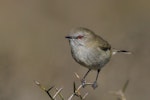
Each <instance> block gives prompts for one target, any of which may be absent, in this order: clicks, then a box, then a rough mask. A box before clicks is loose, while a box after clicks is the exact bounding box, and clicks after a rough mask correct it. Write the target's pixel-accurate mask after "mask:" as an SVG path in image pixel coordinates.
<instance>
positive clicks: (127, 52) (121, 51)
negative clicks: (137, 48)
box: [112, 50, 132, 55]
mask: <svg viewBox="0 0 150 100" xmlns="http://www.w3.org/2000/svg"><path fill="white" fill-rule="evenodd" d="M116 53H124V54H132V52H130V51H126V50H113V51H112V55H115V54H116Z"/></svg>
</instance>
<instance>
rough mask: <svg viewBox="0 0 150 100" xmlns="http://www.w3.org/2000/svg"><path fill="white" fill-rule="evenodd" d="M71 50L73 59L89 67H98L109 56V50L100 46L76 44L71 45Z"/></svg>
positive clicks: (106, 60)
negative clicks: (89, 46) (90, 46)
mask: <svg viewBox="0 0 150 100" xmlns="http://www.w3.org/2000/svg"><path fill="white" fill-rule="evenodd" d="M71 50H72V56H73V58H74V59H75V61H76V62H78V63H79V64H81V65H83V66H85V67H87V68H90V69H96V70H97V69H100V68H101V67H103V66H104V65H105V64H106V63H107V62H108V61H109V59H110V57H111V56H110V51H109V50H107V51H103V50H101V49H100V48H88V47H85V46H78V47H72V49H71Z"/></svg>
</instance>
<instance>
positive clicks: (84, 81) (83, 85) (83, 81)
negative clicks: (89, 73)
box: [81, 79, 86, 88]
mask: <svg viewBox="0 0 150 100" xmlns="http://www.w3.org/2000/svg"><path fill="white" fill-rule="evenodd" d="M85 83H86V80H85V79H82V80H81V84H82V87H83V88H84V87H85Z"/></svg>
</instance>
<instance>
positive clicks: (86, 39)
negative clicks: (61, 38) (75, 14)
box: [66, 27, 128, 88]
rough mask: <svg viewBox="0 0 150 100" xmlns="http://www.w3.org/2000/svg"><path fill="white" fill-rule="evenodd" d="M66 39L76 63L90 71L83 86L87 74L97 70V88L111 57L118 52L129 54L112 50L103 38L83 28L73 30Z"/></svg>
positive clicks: (94, 85)
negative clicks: (102, 72) (104, 67)
mask: <svg viewBox="0 0 150 100" xmlns="http://www.w3.org/2000/svg"><path fill="white" fill-rule="evenodd" d="M66 38H68V39H69V44H70V47H71V54H72V57H73V58H74V59H75V61H76V62H78V63H79V64H81V65H82V66H84V67H86V68H88V69H89V71H88V72H87V73H86V74H85V76H84V77H83V81H82V83H83V85H84V82H85V77H86V76H87V74H88V73H89V72H90V71H91V70H97V72H98V73H97V77H96V80H95V82H94V83H93V88H96V87H97V84H96V81H97V78H98V74H99V71H100V70H101V68H102V67H103V66H104V65H105V64H107V63H108V62H109V60H110V58H111V56H112V55H113V54H116V53H117V52H125V53H127V52H128V51H125V50H114V49H111V45H110V44H109V43H108V42H107V41H105V40H104V39H103V38H102V37H100V36H98V35H96V34H95V33H94V32H93V31H91V30H89V29H87V28H83V27H79V28H76V29H73V30H72V31H71V32H70V34H69V35H68V36H66Z"/></svg>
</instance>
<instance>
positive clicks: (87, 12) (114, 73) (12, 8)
mask: <svg viewBox="0 0 150 100" xmlns="http://www.w3.org/2000/svg"><path fill="white" fill-rule="evenodd" d="M149 4H150V1H148V0H1V1H0V100H49V98H48V96H47V95H46V94H45V93H44V92H43V91H42V90H40V89H39V88H38V87H37V86H36V85H35V84H34V80H38V81H40V82H41V83H42V84H43V85H44V86H45V87H47V88H48V87H49V86H52V85H56V87H58V88H59V87H63V88H64V90H63V94H64V96H65V97H66V98H67V97H68V96H69V95H70V94H71V93H72V83H73V81H74V80H75V81H77V82H78V80H77V79H76V78H75V77H74V72H77V73H78V74H79V75H80V76H83V74H84V73H85V72H86V71H87V69H85V68H83V67H80V65H79V64H77V63H75V61H74V60H73V59H72V57H71V54H70V47H69V44H68V41H67V40H66V39H65V38H64V37H65V36H66V35H67V34H68V33H69V31H70V30H71V29H72V28H75V27H78V26H83V27H87V28H90V29H92V30H93V31H95V32H96V33H97V34H99V35H101V36H102V37H103V38H104V39H106V40H107V41H108V42H109V43H110V44H111V45H112V46H113V47H115V48H118V49H127V50H130V51H133V55H121V54H118V55H116V56H114V57H113V58H112V60H111V61H110V63H109V64H107V65H106V67H104V68H103V70H102V71H101V74H100V77H99V80H98V84H99V87H98V88H97V89H96V90H93V89H92V88H91V87H88V88H86V89H85V90H84V91H83V92H86V91H88V92H89V95H88V97H87V98H86V100H91V99H92V100H116V96H114V95H110V94H109V91H112V90H118V89H120V88H121V87H122V86H123V84H124V83H125V81H126V80H127V79H129V80H130V83H129V85H128V88H127V91H126V93H125V95H126V97H127V100H149V99H150V95H149V94H150V78H149V76H150V67H149V65H150V61H149V59H150V53H149V51H150V45H149V42H150V39H149V38H150V33H149V31H150V28H149V26H150V6H149ZM95 74H96V73H94V72H92V73H91V74H90V75H89V76H88V79H87V80H88V81H93V80H94V79H93V78H95Z"/></svg>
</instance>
